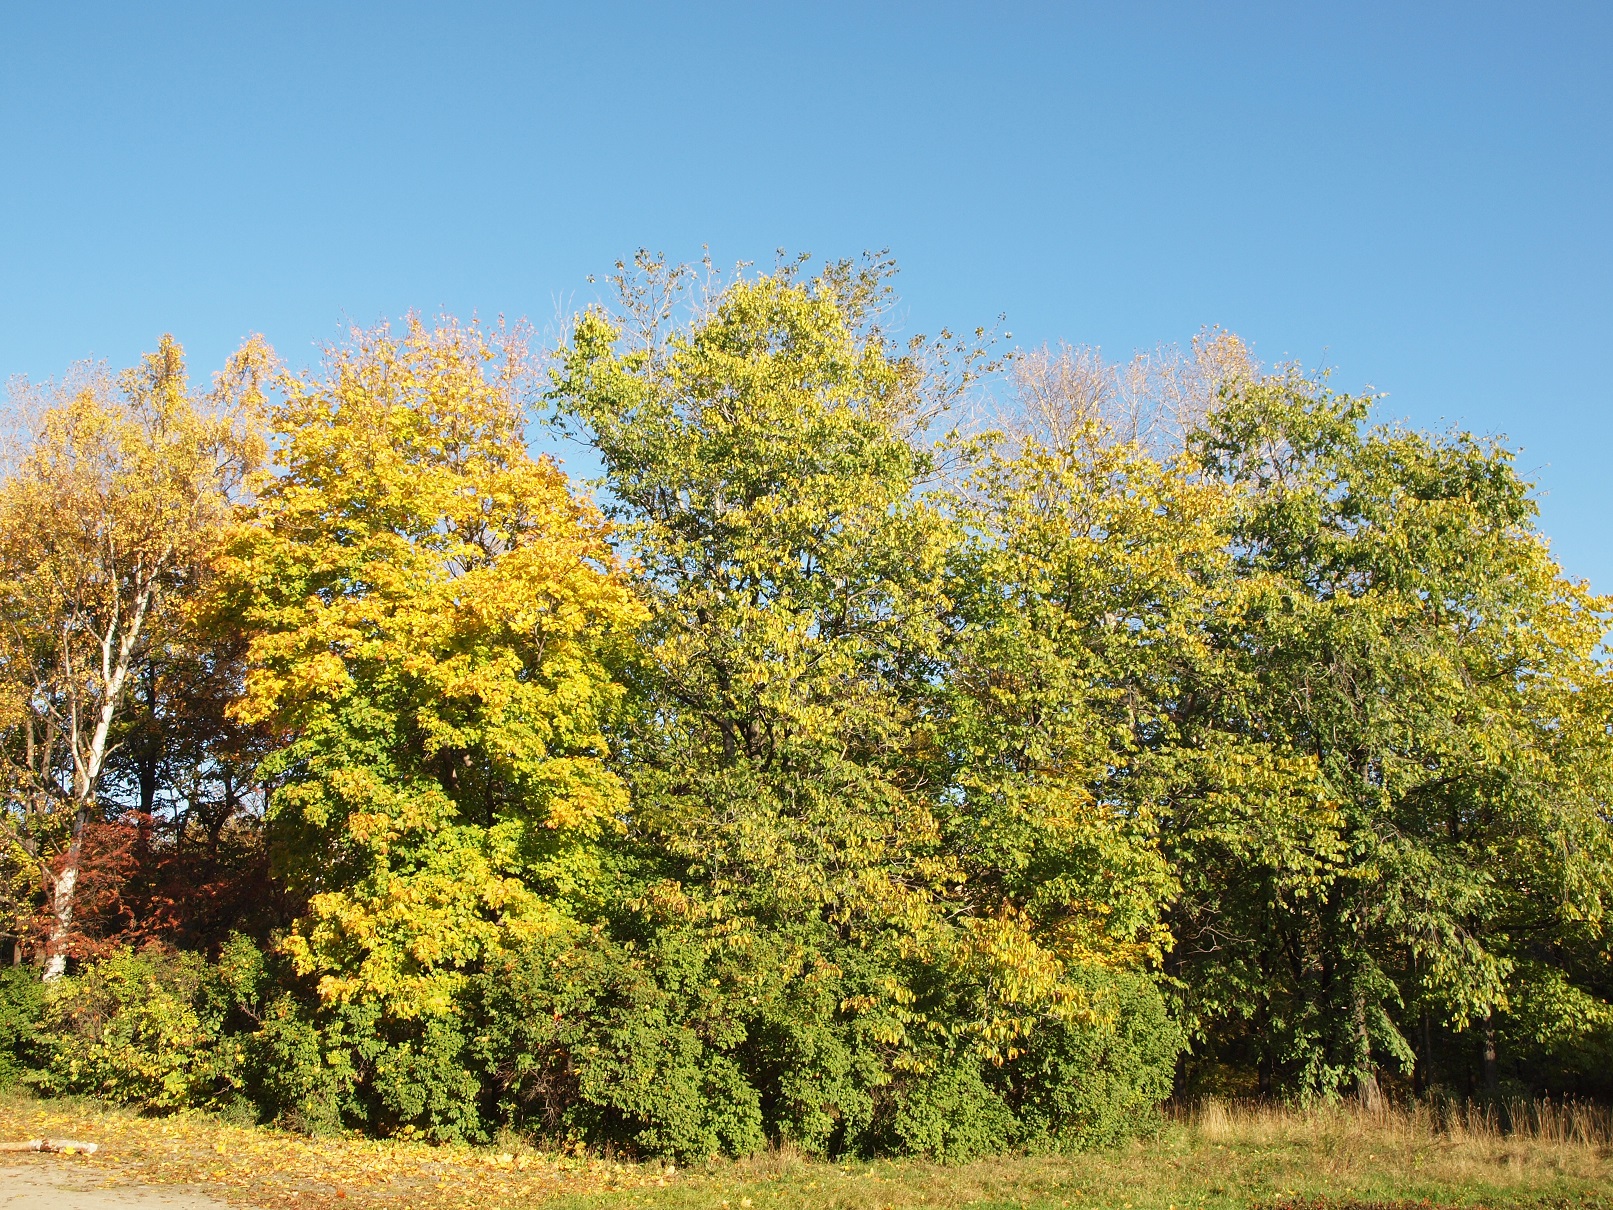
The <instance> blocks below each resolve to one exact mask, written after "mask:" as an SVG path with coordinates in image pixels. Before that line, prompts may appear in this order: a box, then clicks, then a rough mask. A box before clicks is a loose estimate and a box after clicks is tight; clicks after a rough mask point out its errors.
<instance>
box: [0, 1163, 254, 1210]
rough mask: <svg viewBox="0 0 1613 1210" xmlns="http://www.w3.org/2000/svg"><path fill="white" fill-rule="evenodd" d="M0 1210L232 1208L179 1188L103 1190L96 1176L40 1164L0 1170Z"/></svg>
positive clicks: (102, 1182) (121, 1186)
mask: <svg viewBox="0 0 1613 1210" xmlns="http://www.w3.org/2000/svg"><path fill="white" fill-rule="evenodd" d="M0 1210H231V1208H230V1207H229V1206H228V1205H227V1204H226V1203H225V1202H221V1201H219V1200H218V1199H217V1198H215V1197H209V1196H207V1194H205V1193H198V1192H196V1191H195V1190H191V1189H186V1188H184V1187H183V1186H179V1185H160V1186H159V1185H128V1184H116V1185H113V1184H107V1183H105V1178H104V1174H102V1173H100V1172H97V1171H94V1170H92V1169H86V1168H79V1167H70V1166H67V1165H64V1164H60V1163H57V1162H53V1161H51V1160H43V1159H42V1160H34V1161H32V1162H26V1163H21V1164H16V1165H14V1166H10V1167H4V1168H0ZM235 1210H239V1207H236V1208H235Z"/></svg>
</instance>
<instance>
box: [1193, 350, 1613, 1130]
mask: <svg viewBox="0 0 1613 1210" xmlns="http://www.w3.org/2000/svg"><path fill="white" fill-rule="evenodd" d="M1368 402H1369V401H1367V400H1364V399H1358V398H1350V397H1345V396H1339V395H1335V394H1333V393H1331V392H1329V391H1328V390H1327V389H1326V388H1325V386H1323V385H1322V384H1319V383H1317V382H1315V381H1313V380H1310V379H1307V378H1305V377H1304V376H1302V375H1300V374H1298V373H1297V372H1293V371H1287V372H1281V373H1278V374H1275V375H1271V376H1267V377H1265V378H1263V379H1257V380H1248V381H1245V382H1244V383H1242V384H1241V385H1240V386H1239V387H1238V388H1237V389H1235V390H1231V391H1228V392H1227V393H1226V395H1225V397H1224V399H1223V401H1222V403H1221V405H1220V406H1219V407H1218V408H1217V409H1216V410H1214V411H1213V412H1212V413H1211V414H1210V415H1209V417H1208V418H1207V420H1206V422H1205V424H1204V426H1203V429H1202V431H1201V432H1200V433H1199V434H1198V435H1197V437H1196V438H1195V439H1194V451H1195V454H1196V456H1197V458H1198V461H1199V465H1200V467H1201V468H1202V470H1203V473H1204V474H1205V475H1206V476H1208V478H1209V479H1210V480H1212V481H1215V482H1219V483H1223V484H1225V485H1227V486H1228V487H1230V488H1231V489H1232V490H1233V492H1234V493H1235V500H1236V507H1235V509H1234V510H1233V511H1232V513H1231V514H1230V516H1229V524H1228V525H1227V527H1226V541H1227V543H1228V549H1229V551H1230V552H1231V554H1232V556H1233V557H1234V559H1235V561H1236V566H1237V570H1238V575H1239V578H1240V579H1241V580H1242V588H1241V597H1240V602H1239V605H1238V608H1237V609H1236V610H1234V611H1232V612H1231V613H1229V614H1227V615H1226V616H1225V618H1224V620H1216V619H1211V620H1210V626H1209V632H1210V634H1211V635H1212V636H1213V641H1214V643H1215V644H1216V645H1217V646H1218V647H1219V649H1220V650H1221V651H1222V652H1223V653H1224V654H1225V658H1226V660H1227V661H1228V662H1229V663H1230V665H1231V666H1233V667H1235V668H1237V669H1238V670H1239V672H1240V674H1241V675H1240V679H1239V680H1238V681H1237V683H1236V685H1237V688H1236V692H1233V693H1230V694H1228V693H1222V694H1219V695H1215V694H1213V692H1212V688H1213V687H1211V686H1207V685H1205V684H1203V683H1202V681H1201V680H1200V679H1199V678H1198V677H1196V676H1195V677H1194V678H1192V679H1190V680H1189V681H1188V682H1186V683H1185V685H1184V688H1185V690H1186V691H1187V693H1189V694H1190V695H1192V696H1195V697H1209V698H1213V700H1214V705H1213V714H1214V717H1215V727H1216V728H1217V730H1219V731H1220V732H1222V733H1225V734H1230V735H1236V736H1239V737H1242V738H1244V739H1246V740H1249V741H1252V742H1258V743H1260V744H1262V745H1265V746H1267V747H1268V748H1269V749H1270V750H1271V751H1272V752H1274V753H1276V754H1280V755H1281V756H1283V757H1284V758H1287V759H1290V760H1293V761H1295V762H1308V763H1309V764H1310V765H1311V766H1312V768H1313V769H1314V771H1315V777H1316V778H1317V779H1318V784H1319V786H1320V788H1321V791H1322V794H1323V797H1324V799H1325V802H1326V804H1327V806H1328V809H1329V810H1330V811H1331V812H1332V813H1333V823H1332V825H1331V827H1330V829H1329V831H1330V833H1331V835H1330V836H1329V835H1327V834H1318V835H1317V836H1315V837H1313V838H1311V839H1310V840H1309V841H1308V842H1307V843H1306V845H1305V846H1304V849H1305V851H1306V853H1307V854H1308V856H1309V858H1310V859H1312V860H1315V861H1317V862H1319V863H1320V865H1319V866H1318V867H1317V868H1318V872H1319V874H1320V877H1319V878H1317V879H1314V880H1313V879H1310V878H1307V879H1306V880H1304V881H1302V882H1300V883H1299V884H1297V885H1296V884H1295V883H1293V882H1292V880H1290V879H1288V878H1287V877H1286V876H1285V874H1284V871H1283V869H1282V866H1281V864H1280V862H1278V861H1274V860H1273V857H1274V856H1275V855H1274V854H1267V853H1262V852H1260V851H1259V850H1258V849H1256V850H1251V849H1248V848H1246V847H1240V844H1239V841H1238V838H1236V837H1231V838H1227V837H1221V836H1217V835H1214V834H1212V835H1210V836H1209V837H1206V836H1204V835H1203V834H1202V833H1201V832H1200V830H1199V829H1197V828H1196V827H1195V826H1194V820H1193V818H1192V814H1191V812H1186V811H1183V810H1181V809H1178V810H1177V811H1176V812H1175V814H1174V816H1173V818H1172V819H1171V820H1170V822H1169V824H1168V825H1167V827H1166V829H1165V836H1166V841H1167V851H1168V852H1169V854H1170V856H1171V859H1172V862H1173V865H1174V867H1175V868H1176V869H1177V870H1178V871H1179V874H1180V876H1181V877H1182V879H1183V881H1184V893H1183V895H1182V897H1181V900H1180V901H1179V905H1178V908H1177V910H1176V913H1175V916H1174V918H1173V920H1172V924H1173V928H1174V930H1175V932H1176V934H1177V936H1178V937H1179V938H1182V939H1183V941H1184V942H1185V944H1183V945H1182V946H1181V947H1180V948H1179V950H1178V952H1177V954H1176V956H1175V962H1176V964H1177V965H1176V969H1177V971H1178V973H1179V974H1180V975H1181V977H1182V979H1183V981H1184V987H1185V988H1186V989H1187V1002H1188V1004H1189V1006H1190V1011H1191V1012H1192V1013H1193V1014H1194V1017H1195V1019H1196V1020H1198V1021H1199V1022H1201V1023H1208V1022H1212V1021H1213V1022H1214V1024H1213V1025H1210V1026H1209V1028H1210V1030H1211V1031H1212V1032H1217V1031H1218V1033H1217V1036H1218V1037H1219V1039H1220V1042H1221V1044H1222V1046H1223V1053H1235V1051H1236V1049H1237V1039H1238V1037H1239V1033H1240V1030H1239V1029H1238V1027H1237V1025H1236V1022H1238V1021H1239V1020H1240V1019H1242V1020H1243V1021H1244V1022H1245V1025H1246V1030H1247V1032H1246V1033H1244V1034H1243V1037H1244V1039H1245V1043H1246V1045H1247V1047H1248V1048H1249V1049H1247V1050H1246V1051H1245V1057H1246V1058H1249V1059H1252V1060H1253V1061H1254V1062H1256V1063H1258V1064H1259V1065H1260V1066H1261V1067H1262V1068H1263V1069H1264V1070H1265V1071H1266V1072H1267V1073H1268V1075H1270V1074H1274V1073H1275V1074H1281V1075H1283V1076H1286V1078H1287V1079H1289V1080H1291V1081H1292V1082H1293V1083H1294V1084H1295V1085H1296V1086H1297V1087H1299V1088H1300V1089H1303V1090H1309V1091H1313V1092H1320V1093H1324V1094H1326V1093H1332V1092H1333V1091H1335V1090H1338V1089H1341V1088H1347V1087H1354V1089H1355V1090H1356V1091H1357V1093H1358V1094H1359V1095H1360V1096H1361V1097H1362V1098H1363V1099H1365V1100H1367V1101H1368V1102H1371V1101H1374V1100H1376V1098H1377V1096H1378V1095H1379V1093H1378V1083H1379V1073H1380V1071H1381V1070H1382V1069H1383V1067H1384V1065H1385V1064H1386V1063H1392V1064H1394V1065H1397V1066H1399V1067H1401V1068H1402V1069H1406V1070H1409V1069H1411V1068H1412V1067H1413V1066H1414V1063H1415V1061H1416V1056H1415V1045H1414V1044H1416V1043H1417V1041H1418V1037H1419V1034H1421V1035H1422V1036H1424V1037H1426V1036H1427V1032H1428V1031H1427V1030H1426V1029H1421V1030H1419V1029H1418V1028H1417V1027H1416V1025H1415V1023H1416V1022H1417V1021H1418V1017H1419V1016H1420V1014H1423V1013H1428V1014H1430V1015H1431V1016H1433V1017H1435V1018H1437V1020H1438V1022H1439V1023H1441V1024H1442V1025H1444V1026H1446V1027H1447V1028H1449V1029H1451V1030H1456V1031H1460V1030H1464V1029H1466V1028H1468V1027H1469V1026H1471V1025H1473V1024H1474V1023H1489V1028H1493V1025H1494V1022H1495V1021H1496V1020H1497V1019H1498V1018H1499V1016H1500V1015H1501V1014H1503V1013H1505V1012H1506V1011H1507V1010H1508V1008H1509V1005H1510V1004H1511V1003H1512V1002H1513V1001H1514V1000H1515V999H1516V998H1517V997H1518V996H1519V995H1520V992H1521V990H1522V988H1521V984H1520V980H1527V979H1529V978H1531V976H1530V975H1529V974H1528V973H1527V970H1526V966H1525V963H1524V955H1525V954H1527V953H1533V954H1535V955H1541V954H1543V953H1544V952H1545V951H1546V950H1549V949H1550V948H1551V946H1550V945H1547V946H1544V947H1542V946H1541V945H1540V944H1539V940H1538V939H1539V938H1540V937H1541V932H1537V931H1536V930H1543V931H1544V933H1545V935H1547V936H1550V935H1554V934H1555V935H1558V936H1561V935H1562V934H1563V933H1564V931H1567V932H1569V933H1580V934H1596V933H1598V932H1599V930H1600V928H1601V921H1602V916H1603V911H1604V907H1603V904H1604V903H1605V901H1606V894H1607V884H1608V878H1609V871H1610V867H1609V866H1608V864H1607V861H1606V854H1607V852H1608V847H1607V846H1608V820H1607V817H1606V814H1605V810H1604V808H1603V807H1602V805H1601V804H1603V803H1605V802H1606V801H1607V800H1606V797H1605V795H1606V784H1607V783H1606V777H1607V772H1608V768H1609V766H1608V764H1607V759H1606V756H1607V748H1606V743H1607V741H1606V728H1607V719H1608V716H1607V713H1606V709H1607V673H1606V671H1605V669H1604V667H1603V665H1602V664H1601V663H1600V662H1599V660H1598V650H1599V645H1600V643H1601V640H1602V637H1603V634H1604V632H1605V625H1606V608H1607V607H1606V604H1605V602H1603V601H1601V600H1600V599H1598V598H1594V597H1591V596H1590V595H1589V594H1588V593H1587V592H1586V591H1585V589H1584V588H1583V587H1582V586H1580V585H1576V584H1574V583H1572V582H1569V581H1567V580H1565V579H1564V578H1563V577H1562V576H1561V574H1560V572H1559V571H1558V569H1557V567H1556V565H1555V564H1554V563H1553V562H1552V560H1551V558H1550V556H1549V554H1548V552H1547V549H1546V546H1545V543H1544V541H1543V540H1542V539H1541V538H1540V537H1539V535H1538V534H1537V533H1536V531H1535V529H1534V525H1533V523H1534V519H1535V515H1536V510H1535V506H1534V503H1533V501H1532V499H1531V497H1530V494H1529V486H1528V484H1527V483H1525V482H1524V481H1523V480H1522V479H1520V478H1519V476H1518V475H1517V473H1516V472H1515V471H1514V469H1513V467H1512V456H1511V453H1510V451H1508V450H1506V449H1505V448H1504V447H1502V446H1500V445H1499V444H1497V443H1494V442H1486V441H1481V440H1478V439H1475V438H1473V437H1470V436H1468V435H1466V434H1453V435H1449V436H1442V437H1432V436H1428V435H1424V434H1420V433H1412V432H1407V431H1404V430H1400V429H1397V428H1394V427H1383V426H1380V427H1375V428H1369V427H1368V426H1367V424H1366V412H1367V407H1368ZM1184 700H1185V699H1184ZM1531 934H1533V937H1531ZM1200 938H1202V939H1203V940H1202V941H1198V940H1195V939H1200ZM1492 1041H1493V1039H1492ZM1228 1042H1232V1043H1233V1047H1232V1049H1231V1051H1228V1050H1226V1043H1228ZM1424 1049H1425V1050H1426V1047H1425V1048H1424ZM1429 1060H1430V1056H1429V1055H1427V1054H1426V1053H1425V1054H1424V1055H1423V1056H1422V1061H1423V1066H1424V1068H1425V1069H1426V1068H1427V1066H1428V1064H1429Z"/></svg>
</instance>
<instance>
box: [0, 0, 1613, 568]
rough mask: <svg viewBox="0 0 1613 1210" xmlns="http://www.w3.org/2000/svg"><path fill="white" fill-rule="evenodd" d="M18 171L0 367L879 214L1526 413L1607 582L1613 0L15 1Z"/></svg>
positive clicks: (927, 241) (11, 58) (1559, 509)
mask: <svg viewBox="0 0 1613 1210" xmlns="http://www.w3.org/2000/svg"><path fill="white" fill-rule="evenodd" d="M249 8H250V9H253V10H255V11H248V10H249ZM0 172H3V187H0V232H3V234H0V375H10V374H16V373H24V374H27V375H29V376H31V377H36V378H38V377H45V376H49V375H52V374H59V373H60V372H61V371H62V370H63V369H65V368H66V367H67V365H68V364H69V363H71V362H73V361H75V360H78V359H81V358H85V357H92V356H93V357H97V358H105V359H108V360H110V361H111V362H113V363H114V364H123V363H127V362H129V361H130V360H132V359H133V358H134V357H136V356H137V355H138V354H139V352H140V351H141V350H142V349H146V348H149V347H151V345H152V344H153V342H154V340H155V338H156V337H157V335H158V334H160V333H161V332H164V331H172V332H173V333H174V334H175V335H176V336H178V337H179V339H180V340H181V341H182V342H183V343H184V344H185V345H186V346H187V348H188V350H189V351H190V353H191V355H192V360H193V364H194V365H195V366H196V368H197V369H198V370H203V369H211V368H213V367H214V366H216V365H217V363H218V362H219V361H220V360H221V359H222V357H223V356H224V355H225V353H226V352H227V351H228V350H229V348H230V347H232V346H233V345H234V343H235V342H236V341H238V340H239V339H240V338H241V337H242V336H244V335H246V334H247V333H249V332H252V331H262V332H264V333H265V334H266V335H267V336H268V337H269V338H270V340H271V341H273V342H274V344H275V345H276V346H277V347H278V348H279V349H280V350H281V352H282V353H283V354H284V355H285V356H287V357H288V358H289V359H291V360H292V361H294V362H299V363H301V362H307V361H311V360H313V359H314V358H315V356H316V352H315V344H316V342H318V341H322V340H327V339H330V338H332V337H334V336H335V335H336V334H337V333H338V329H339V326H340V324H341V323H342V322H343V320H344V319H347V320H354V321H361V322H366V323H368V322H371V321H373V320H375V319H378V318H380V317H383V316H395V315H398V314H400V313H402V312H403V311H405V310H407V309H409V308H418V309H421V310H424V311H428V312H431V311H437V310H449V311H452V312H455V313H459V314H468V313H469V312H472V311H476V312H479V313H480V314H482V315H484V316H491V315H496V314H499V313H505V314H508V315H511V316H517V315H524V316H528V317H530V318H531V319H533V320H534V321H535V322H536V323H538V324H539V325H540V326H542V325H543V324H544V323H545V322H546V321H548V320H549V319H551V318H552V317H553V316H554V315H555V314H556V311H557V309H558V308H562V307H570V306H574V305H576V304H578V303H581V302H584V301H587V300H588V299H589V298H591V297H593V289H594V288H593V287H590V286H589V285H588V283H587V277H588V275H589V274H590V273H597V272H601V271H603V270H605V269H607V268H608V267H609V265H610V263H611V262H612V261H613V260H614V259H615V258H616V257H618V256H621V255H625V254H627V253H630V252H631V251H632V250H633V249H634V248H635V247H637V246H639V245H646V246H649V247H651V248H655V249H663V250H665V251H667V252H668V253H669V254H671V255H674V256H678V257H690V256H694V255H697V254H698V252H699V249H700V247H701V245H702V244H709V245H710V246H711V248H712V251H713V253H714V254H715V255H716V256H717V258H718V259H719V260H723V261H731V260H734V259H737V258H742V257H743V258H760V259H764V260H765V259H768V258H769V257H770V255H771V250H772V249H773V248H775V247H778V246H781V245H782V246H786V247H788V248H790V249H792V250H807V251H811V252H814V253H817V254H820V255H845V254H854V253H857V252H859V251H861V250H862V249H864V248H877V247H884V246H889V247H890V248H891V250H892V251H893V252H894V253H895V255H896V256H897V258H898V260H899V261H900V263H901V265H902V267H903V273H902V277H901V279H900V284H901V289H902V292H903V296H904V299H905V301H906V305H907V307H908V310H909V319H908V323H909V326H910V327H912V328H914V329H924V330H933V328H934V327H936V326H938V325H940V324H942V323H951V324H953V325H955V326H958V325H972V324H974V323H978V322H987V323H989V322H991V321H992V320H993V319H994V317H995V316H996V315H997V314H998V313H999V312H1006V313H1007V316H1008V326H1009V327H1010V328H1011V329H1012V331H1013V333H1014V334H1015V337H1016V339H1017V340H1020V341H1023V342H1037V343H1039V342H1041V341H1043V340H1053V339H1058V338H1060V337H1064V338H1068V339H1070V340H1073V341H1077V342H1090V343H1096V344H1100V345H1102V346H1103V348H1104V349H1105V351H1106V352H1107V353H1109V354H1111V355H1114V356H1122V355H1125V354H1128V353H1129V352H1130V351H1131V350H1132V349H1133V348H1135V347H1141V346H1151V345H1153V344H1154V343H1156V342H1158V341H1160V340H1186V339H1187V338H1188V337H1190V336H1191V335H1192V334H1193V332H1195V331H1196V330H1197V329H1198V328H1199V327H1200V326H1201V325H1204V324H1221V325H1223V326H1225V327H1228V328H1231V329H1233V330H1235V331H1237V332H1239V333H1241V334H1243V335H1244V336H1245V337H1246V338H1248V339H1249V340H1251V341H1252V342H1253V343H1254V345H1255V348H1256V351H1257V353H1258V354H1260V355H1261V356H1263V357H1264V358H1265V359H1267V360H1276V359H1280V358H1285V357H1297V358H1299V359H1301V360H1303V361H1305V362H1307V363H1310V364H1315V363H1318V362H1321V361H1323V360H1325V361H1327V362H1328V363H1330V364H1332V365H1334V366H1335V367H1337V371H1338V378H1337V381H1338V382H1339V383H1340V384H1341V385H1344V386H1347V387H1351V388H1355V387H1359V386H1361V385H1363V384H1366V383H1371V384H1373V385H1375V386H1376V387H1378V388H1379V389H1381V390H1384V391H1387V392H1389V398H1388V400H1387V401H1386V403H1385V405H1384V406H1385V410H1386V411H1387V412H1388V413H1390V414H1392V415H1395V416H1400V417H1405V418H1408V419H1410V420H1411V421H1412V422H1414V423H1416V424H1419V425H1423V426H1443V425H1445V424H1448V423H1453V424H1459V425H1461V426H1463V427H1469V428H1474V429H1478V430H1481V431H1487V432H1501V433H1505V434H1507V435H1508V437H1509V438H1510V439H1511V440H1512V441H1513V442H1514V443H1515V444H1517V445H1521V446H1522V447H1523V448H1524V452H1523V455H1522V465H1523V466H1524V467H1525V468H1527V469H1529V470H1531V471H1532V472H1533V473H1534V474H1535V476H1536V477H1537V479H1538V480H1539V483H1540V485H1541V489H1542V502H1543V506H1544V516H1545V519H1544V528H1545V529H1546V531H1547V532H1548V533H1549V534H1551V535H1552V536H1553V539H1554V548H1555V550H1556V551H1557V553H1558V556H1559V557H1560V558H1561V560H1562V561H1563V563H1564V564H1565V566H1566V567H1567V569H1568V570H1569V571H1570V572H1571V573H1572V574H1575V575H1579V576H1584V577H1587V578H1589V579H1590V580H1591V582H1592V584H1593V585H1594V586H1595V587H1597V588H1599V589H1601V590H1603V591H1609V590H1613V542H1610V541H1609V539H1608V536H1607V530H1606V526H1607V523H1608V521H1609V519H1610V517H1613V469H1610V468H1609V466H1608V457H1607V450H1608V447H1609V440H1610V438H1613V385H1610V384H1613V375H1610V374H1609V362H1610V354H1613V347H1610V345H1613V338H1610V332H1613V4H1609V3H1607V2H1606V0H1603V2H1601V3H1594V4H1577V5H1576V4H1566V3H1533V4H1525V3H1517V4H1512V5H1507V6H1501V5H1485V4H1473V3H1461V4H1435V3H1425V2H1422V0H1419V2H1417V3H1409V4H1408V3H1405V2H1404V0H1400V2H1397V3H1391V4H1340V3H1333V4H1320V3H1316V4H1311V3H1296V2H1289V3H1281V4H1271V5H1251V4H1227V3H1217V4H1210V3H1203V4H1193V5H1188V4H1180V5H1148V4H1138V3H1130V2H1127V3H1121V2H1120V0H1116V2H1115V3H1111V4H1108V5H1103V6H1097V5H1094V6H1080V5H1075V4H1061V5H1046V6H1034V5H1015V4H1006V3H999V4H991V5H985V4H982V5H975V6H965V5H949V4H935V3H930V4H879V3H871V2H867V0H865V2H863V3H856V4H844V5H840V4H829V3H822V2H814V3H801V4H796V5H781V4H780V5H775V4H756V3H751V4H732V5H673V4H640V5H629V4H604V3H588V4H579V3H571V4H566V5H552V6H550V5H540V4H536V3H533V4H521V5H516V4H510V5H497V4H468V3H467V4H446V3H436V4H430V5H426V4H405V3H389V4H384V5H383V4H375V5H361V4H328V3H326V4H318V5H313V4H308V5H298V4H291V3H274V4H260V5H255V6H248V5H244V4H218V3H209V4H197V5H193V6H181V5H164V4H155V3H153V4H139V5H131V4H104V5H97V4H79V3H74V4H43V3H35V4H24V3H20V2H19V3H8V4H6V5H4V7H3V8H0Z"/></svg>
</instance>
